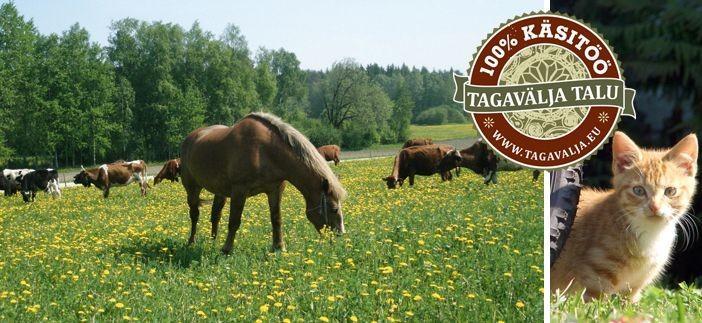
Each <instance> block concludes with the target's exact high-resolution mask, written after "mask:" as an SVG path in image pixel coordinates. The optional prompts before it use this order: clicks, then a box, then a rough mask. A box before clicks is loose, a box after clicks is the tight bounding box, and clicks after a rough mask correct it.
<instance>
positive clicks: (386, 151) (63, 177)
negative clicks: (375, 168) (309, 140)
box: [59, 138, 477, 188]
mask: <svg viewBox="0 0 702 323" xmlns="http://www.w3.org/2000/svg"><path fill="white" fill-rule="evenodd" d="M476 139H477V138H463V139H451V140H444V141H438V142H436V143H437V144H446V145H451V146H454V147H456V148H458V149H463V148H467V147H468V146H470V145H472V144H473V143H474V142H475V140H476ZM400 147H402V145H400V144H398V145H397V148H369V149H362V150H353V151H342V152H341V156H340V157H341V160H342V162H343V161H344V160H353V159H368V158H378V157H387V156H394V155H395V154H397V151H398V150H400ZM147 164H148V163H147ZM162 167H163V163H155V164H148V167H147V175H148V176H149V179H152V178H153V176H155V175H156V174H158V172H159V171H160V170H161V168H162ZM79 172H80V170H70V171H63V172H60V173H59V179H60V181H61V188H64V187H72V186H75V184H73V176H75V175H76V174H78V173H79Z"/></svg>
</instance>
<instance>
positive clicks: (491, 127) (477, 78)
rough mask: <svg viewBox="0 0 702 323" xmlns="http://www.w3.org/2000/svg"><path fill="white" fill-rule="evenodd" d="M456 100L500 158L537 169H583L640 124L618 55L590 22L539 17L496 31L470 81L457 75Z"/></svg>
mask: <svg viewBox="0 0 702 323" xmlns="http://www.w3.org/2000/svg"><path fill="white" fill-rule="evenodd" d="M454 79H455V81H456V94H455V97H454V100H455V101H457V102H461V103H463V104H464V110H466V112H469V113H471V115H472V119H473V122H474V123H475V126H476V129H477V130H478V132H479V133H480V135H481V136H482V137H483V138H484V139H485V141H486V142H487V143H488V144H489V145H490V146H491V147H492V149H493V150H494V151H496V152H497V153H498V154H499V155H501V156H503V157H505V158H507V159H508V160H510V161H512V162H514V163H517V164H520V165H523V166H526V167H530V168H536V169H556V168H563V167H565V166H568V165H572V164H576V163H579V162H581V161H582V160H584V159H585V158H587V157H588V156H590V155H591V154H593V153H595V152H596V151H597V150H598V149H599V148H600V147H601V146H602V145H603V144H604V143H605V142H606V141H607V139H608V138H609V136H610V135H611V134H612V132H613V130H614V129H615V127H616V124H617V122H618V121H619V117H620V116H621V115H628V116H631V117H635V112H634V109H633V104H632V102H633V97H634V94H635V92H634V91H633V90H631V89H627V88H626V87H625V86H624V81H623V79H622V73H621V70H620V68H619V64H618V62H617V59H616V57H615V54H614V52H613V51H612V49H611V48H610V47H609V46H608V44H607V43H606V41H605V40H604V39H603V38H602V37H601V36H600V35H598V34H597V33H596V32H595V31H594V30H592V29H591V28H590V27H588V26H587V25H585V24H584V23H582V22H580V21H578V20H576V19H573V18H570V17H566V16H562V15H558V14H552V13H537V14H529V15H526V16H522V17H519V18H516V19H513V20H511V21H509V22H507V23H506V24H504V25H502V26H501V27H499V28H497V29H495V30H494V31H493V33H492V34H490V35H489V36H488V38H487V39H486V40H485V41H484V42H483V44H482V45H481V46H480V47H479V48H478V51H477V53H476V54H475V56H474V58H473V61H472V63H471V66H470V68H469V72H468V75H465V76H463V75H454Z"/></svg>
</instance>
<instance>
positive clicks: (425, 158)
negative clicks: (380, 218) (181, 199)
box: [0, 138, 539, 202]
mask: <svg viewBox="0 0 702 323" xmlns="http://www.w3.org/2000/svg"><path fill="white" fill-rule="evenodd" d="M317 152H318V153H319V155H321V156H322V158H323V159H324V160H326V161H332V162H334V165H338V164H339V162H340V154H341V149H340V148H339V146H337V145H325V146H321V147H317ZM462 167H463V168H468V169H470V170H472V171H473V172H475V173H476V174H479V175H481V176H483V178H484V180H483V182H484V183H485V184H486V185H487V184H490V183H495V184H496V183H497V168H498V158H497V157H496V156H495V154H494V153H493V152H492V151H491V150H490V149H489V148H488V146H487V144H486V143H485V142H484V141H482V140H480V139H479V140H477V141H476V142H475V143H473V145H471V146H470V147H468V148H465V149H463V150H460V151H459V150H457V149H456V148H454V147H453V146H450V145H445V144H434V142H433V140H432V139H430V138H417V139H410V140H407V141H406V142H405V144H404V145H403V147H402V149H401V150H400V151H399V152H398V153H397V155H396V156H395V159H394V162H393V168H392V172H391V174H390V175H389V176H387V177H383V178H382V179H383V181H384V182H385V184H386V185H387V187H388V188H390V189H394V188H397V187H399V186H402V185H403V183H404V181H405V180H406V179H408V178H409V185H410V186H412V185H414V181H415V175H421V176H431V175H433V174H437V173H438V174H439V175H440V177H441V180H442V181H446V180H451V179H452V178H453V174H452V171H453V172H454V173H455V174H456V176H459V175H460V169H461V168H462ZM180 174H181V161H180V158H177V159H171V160H169V161H167V162H166V163H165V164H164V165H163V168H162V169H161V170H160V171H159V172H158V174H157V175H156V176H155V177H154V185H156V184H158V183H160V182H161V181H163V180H170V181H172V182H173V181H176V182H177V181H178V179H179V177H180ZM538 176H539V173H538V172H536V171H535V172H534V180H536V179H537V178H538ZM73 183H74V184H76V185H83V186H85V187H90V186H92V185H94V186H95V187H96V188H98V189H100V190H101V191H102V192H103V197H105V198H107V197H108V196H109V194H110V188H111V187H115V186H124V185H129V184H131V183H137V184H138V185H139V188H140V190H141V195H142V196H145V195H146V192H147V190H148V189H149V188H150V186H149V184H148V182H147V173H146V163H145V162H144V161H143V160H134V161H124V160H117V161H115V162H112V163H110V164H103V165H101V166H99V167H95V168H90V169H86V168H84V167H82V166H81V171H80V172H79V173H78V174H77V175H75V176H74V178H73ZM0 190H3V191H4V192H5V196H10V195H15V194H16V193H17V192H20V193H21V195H22V198H23V200H24V201H25V202H31V201H34V198H35V196H36V192H37V191H40V190H42V191H45V192H46V193H48V194H50V195H51V196H52V197H60V196H61V190H60V188H59V179H58V172H57V171H56V170H55V169H50V168H49V169H37V170H34V169H5V170H3V176H2V178H0Z"/></svg>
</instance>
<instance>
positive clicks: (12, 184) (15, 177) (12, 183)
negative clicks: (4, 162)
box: [1, 168, 34, 196]
mask: <svg viewBox="0 0 702 323" xmlns="http://www.w3.org/2000/svg"><path fill="white" fill-rule="evenodd" d="M31 171H34V170H33V169H28V168H23V169H3V170H2V183H1V185H2V186H3V191H4V192H5V196H10V195H15V193H17V191H18V190H19V188H20V182H19V178H20V177H22V175H24V174H27V173H29V172H31Z"/></svg>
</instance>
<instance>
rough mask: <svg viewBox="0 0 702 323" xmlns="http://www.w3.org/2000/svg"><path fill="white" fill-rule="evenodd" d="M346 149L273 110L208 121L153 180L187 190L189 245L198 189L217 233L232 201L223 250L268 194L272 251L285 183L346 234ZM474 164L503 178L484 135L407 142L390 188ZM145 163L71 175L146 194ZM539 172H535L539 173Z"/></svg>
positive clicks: (18, 183)
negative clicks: (314, 138) (315, 138)
mask: <svg viewBox="0 0 702 323" xmlns="http://www.w3.org/2000/svg"><path fill="white" fill-rule="evenodd" d="M340 154H341V149H340V148H339V146H336V145H327V146H322V147H315V146H313V145H312V143H311V142H310V141H309V140H308V139H307V138H306V137H305V136H304V135H303V134H302V133H300V132H299V131H298V130H296V129H295V128H293V127H292V126H291V125H289V124H287V123H285V122H283V121H282V120H281V119H280V118H278V117H276V116H274V115H271V114H268V113H251V114H249V115H248V116H246V117H245V118H243V119H242V120H240V121H239V122H237V123H236V124H235V125H233V126H231V127H229V126H222V125H217V126H210V127H203V128H199V129H196V130H194V131H193V132H192V133H190V134H189V135H188V136H187V137H186V138H185V140H184V141H183V143H182V145H181V151H180V156H181V158H178V159H172V160H169V161H167V162H166V163H165V164H164V166H163V168H162V169H161V171H159V172H158V174H157V175H156V176H155V177H154V185H156V184H158V183H159V182H161V181H163V180H170V181H180V182H181V183H182V185H183V188H184V189H185V191H186V193H187V203H188V207H189V209H190V210H189V215H190V221H191V229H190V237H189V239H188V242H189V243H193V242H194V241H195V233H196V230H197V223H198V219H199V215H200V211H199V208H200V206H201V205H202V203H201V202H202V201H201V199H200V193H201V191H202V190H207V191H209V192H211V193H213V194H214V200H213V202H212V214H211V217H210V220H211V222H212V230H211V236H212V237H213V238H214V237H216V235H217V231H218V229H217V228H218V226H219V222H220V218H221V214H222V209H223V208H224V206H225V204H226V201H227V200H230V218H229V222H228V227H229V230H228V232H227V239H226V242H225V244H224V247H223V248H222V251H223V252H224V253H225V254H227V253H229V252H230V251H231V250H232V243H233V240H234V236H235V234H236V232H237V230H238V229H239V225H240V224H241V214H242V211H243V208H244V204H245V203H246V199H247V198H248V197H251V196H254V195H258V194H261V193H263V194H266V195H267V197H268V205H269V210H270V213H271V214H270V216H271V225H272V233H273V234H272V236H273V246H272V249H273V250H284V248H285V243H284V241H283V235H282V231H281V214H280V213H281V211H280V210H281V208H280V204H281V201H282V194H283V190H284V189H285V187H286V183H289V184H290V185H291V186H293V187H295V188H296V189H297V190H298V191H300V193H301V194H302V195H303V197H304V199H305V216H306V217H307V219H308V220H309V221H310V222H311V223H312V224H313V225H314V227H315V229H317V231H319V232H321V230H322V229H324V228H329V229H331V230H332V231H333V232H336V233H337V234H341V233H343V232H344V231H345V228H344V218H343V212H342V209H341V208H342V201H343V200H344V198H345V196H346V191H345V190H344V188H343V186H342V185H341V182H340V181H339V178H338V176H337V175H336V174H335V173H334V172H333V171H332V170H331V168H330V166H329V164H328V162H330V161H333V162H334V164H335V165H338V164H339V162H340ZM461 167H463V168H468V169H470V170H472V171H473V172H475V173H477V174H480V175H482V176H484V183H485V184H489V183H497V169H498V159H497V157H496V156H495V154H494V153H493V152H492V151H491V150H490V149H489V148H488V146H487V144H485V142H483V141H481V140H478V141H476V142H475V143H473V145H471V146H470V147H468V148H466V149H463V150H460V151H459V150H458V149H456V148H454V147H452V146H450V145H444V144H434V142H433V141H432V140H431V139H412V140H408V141H407V142H406V143H405V145H404V146H403V147H402V149H401V150H400V151H399V153H397V155H396V156H395V159H394V162H393V167H392V173H391V174H390V175H389V176H387V177H384V178H383V181H384V182H385V184H386V185H387V187H388V188H397V187H398V186H402V184H403V183H404V181H405V179H408V178H409V185H410V186H412V185H414V180H415V176H416V175H421V176H431V175H433V174H437V173H438V174H440V176H441V179H442V180H444V181H445V180H451V179H452V177H453V174H452V172H454V173H455V174H456V176H458V175H459V173H460V172H459V171H460V168H461ZM146 170H147V166H146V163H145V162H144V161H143V160H133V161H124V160H118V161H115V162H112V163H109V164H103V165H100V166H99V167H94V168H89V169H86V168H84V167H82V166H81V171H80V172H79V173H78V174H76V175H75V176H74V177H73V183H74V184H76V185H83V186H85V187H90V186H95V187H96V188H98V189H100V190H101V191H102V192H103V197H104V198H107V197H108V196H109V194H110V188H112V187H115V186H124V185H129V184H131V183H136V184H138V186H139V188H140V190H141V195H142V196H146V193H147V190H148V189H149V188H150V187H149V184H148V182H147V173H146ZM536 176H538V173H535V178H536ZM0 189H2V190H4V191H5V194H6V195H12V194H15V193H16V192H17V191H20V192H21V193H22V197H23V199H24V201H25V202H31V201H33V200H34V197H35V195H36V192H37V191H39V190H43V191H45V192H47V193H49V194H51V195H52V196H54V197H59V196H60V195H61V191H60V189H59V180H58V172H57V171H56V170H54V169H39V170H32V169H14V170H11V169H6V170H4V171H3V176H2V178H0Z"/></svg>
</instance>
